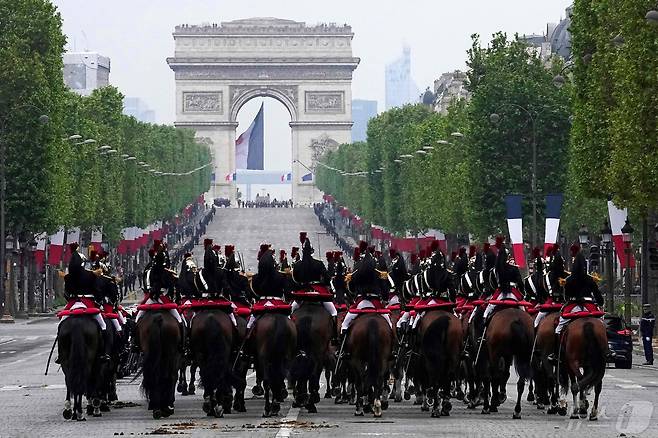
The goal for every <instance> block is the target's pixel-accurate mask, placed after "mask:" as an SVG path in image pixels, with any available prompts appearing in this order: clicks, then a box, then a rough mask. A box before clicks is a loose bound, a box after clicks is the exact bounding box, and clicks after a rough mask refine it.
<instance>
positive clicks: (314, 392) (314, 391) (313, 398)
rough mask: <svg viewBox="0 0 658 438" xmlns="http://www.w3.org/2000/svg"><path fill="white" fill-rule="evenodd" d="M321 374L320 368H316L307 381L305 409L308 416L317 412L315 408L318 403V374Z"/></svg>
mask: <svg viewBox="0 0 658 438" xmlns="http://www.w3.org/2000/svg"><path fill="white" fill-rule="evenodd" d="M321 373H322V368H318V370H317V371H315V372H314V373H313V374H311V378H310V379H309V381H308V389H309V398H308V402H307V404H306V409H307V410H308V412H309V414H315V413H317V412H318V409H317V408H316V407H315V404H316V403H320V374H321Z"/></svg>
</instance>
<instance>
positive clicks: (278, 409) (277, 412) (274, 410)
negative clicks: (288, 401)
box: [271, 403, 281, 416]
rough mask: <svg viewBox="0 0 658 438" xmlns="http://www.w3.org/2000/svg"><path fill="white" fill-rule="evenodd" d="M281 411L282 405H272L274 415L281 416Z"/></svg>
mask: <svg viewBox="0 0 658 438" xmlns="http://www.w3.org/2000/svg"><path fill="white" fill-rule="evenodd" d="M279 411H281V405H280V404H278V403H272V411H271V413H272V415H273V416H277V415H279Z"/></svg>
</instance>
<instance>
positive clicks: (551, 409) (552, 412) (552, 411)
mask: <svg viewBox="0 0 658 438" xmlns="http://www.w3.org/2000/svg"><path fill="white" fill-rule="evenodd" d="M537 409H539V405H537ZM546 414H548V415H555V414H557V408H556V407H555V406H550V407H549V408H548V409H546Z"/></svg>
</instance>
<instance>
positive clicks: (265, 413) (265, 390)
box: [263, 380, 272, 418]
mask: <svg viewBox="0 0 658 438" xmlns="http://www.w3.org/2000/svg"><path fill="white" fill-rule="evenodd" d="M263 386H264V388H263V393H264V395H265V409H264V410H263V417H265V418H267V417H270V416H272V406H271V404H270V384H269V382H268V381H267V380H266V381H265V385H263Z"/></svg>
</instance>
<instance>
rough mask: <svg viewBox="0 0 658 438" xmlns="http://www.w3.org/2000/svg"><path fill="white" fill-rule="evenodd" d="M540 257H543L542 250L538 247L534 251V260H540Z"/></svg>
mask: <svg viewBox="0 0 658 438" xmlns="http://www.w3.org/2000/svg"><path fill="white" fill-rule="evenodd" d="M540 257H541V249H539V248H538V247H535V248H534V249H533V250H532V258H533V259H538V258H540Z"/></svg>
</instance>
